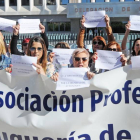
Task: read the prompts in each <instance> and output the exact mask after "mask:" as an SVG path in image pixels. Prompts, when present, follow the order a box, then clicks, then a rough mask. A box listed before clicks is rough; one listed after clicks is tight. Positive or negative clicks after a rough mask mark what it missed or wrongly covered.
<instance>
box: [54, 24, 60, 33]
mask: <svg viewBox="0 0 140 140" xmlns="http://www.w3.org/2000/svg"><path fill="white" fill-rule="evenodd" d="M54 31H59V23H58V22H56V23H54Z"/></svg>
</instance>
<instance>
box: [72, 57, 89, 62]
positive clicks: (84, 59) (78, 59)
mask: <svg viewBox="0 0 140 140" xmlns="http://www.w3.org/2000/svg"><path fill="white" fill-rule="evenodd" d="M74 59H75V61H80V60H81V59H82V60H83V61H87V60H88V58H87V57H82V58H80V57H75V58H74Z"/></svg>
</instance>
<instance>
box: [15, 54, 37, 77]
mask: <svg viewBox="0 0 140 140" xmlns="http://www.w3.org/2000/svg"><path fill="white" fill-rule="evenodd" d="M33 63H37V57H30V56H20V55H12V64H13V67H12V75H16V76H29V75H31V74H36V73H37V72H36V71H35V70H36V68H35V67H34V66H33V65H32V64H33Z"/></svg>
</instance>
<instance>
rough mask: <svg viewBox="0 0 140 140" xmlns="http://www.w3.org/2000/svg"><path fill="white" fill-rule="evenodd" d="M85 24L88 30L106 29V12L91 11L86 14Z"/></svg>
mask: <svg viewBox="0 0 140 140" xmlns="http://www.w3.org/2000/svg"><path fill="white" fill-rule="evenodd" d="M84 16H85V23H84V26H85V27H87V28H92V27H106V23H105V20H104V18H105V11H91V12H85V13H84Z"/></svg>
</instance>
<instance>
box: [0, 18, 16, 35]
mask: <svg viewBox="0 0 140 140" xmlns="http://www.w3.org/2000/svg"><path fill="white" fill-rule="evenodd" d="M14 25H16V21H15V20H9V19H5V18H0V30H3V31H7V32H10V33H12V32H13V26H14Z"/></svg>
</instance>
